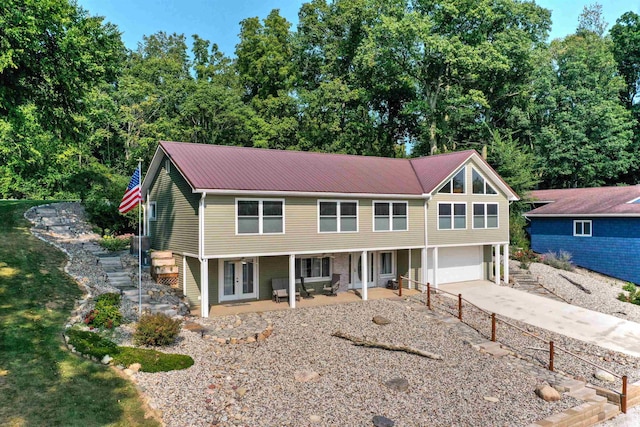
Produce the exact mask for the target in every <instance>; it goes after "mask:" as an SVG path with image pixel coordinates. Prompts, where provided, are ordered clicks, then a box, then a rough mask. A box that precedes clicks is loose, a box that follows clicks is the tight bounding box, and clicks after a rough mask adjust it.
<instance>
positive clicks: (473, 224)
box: [471, 194, 500, 230]
mask: <svg viewBox="0 0 640 427" xmlns="http://www.w3.org/2000/svg"><path fill="white" fill-rule="evenodd" d="M493 195H494V194H490V196H493ZM475 205H484V227H476V223H475V221H474V217H475V215H474V213H473V212H474V209H473V207H474V206H475ZM487 205H496V206H497V208H498V209H497V214H496V215H497V220H498V225H497V226H495V227H489V225H488V224H489V222H488V221H487V217H488V216H489V214H488V213H487ZM471 228H472V229H473V230H496V229H498V228H500V204H499V203H497V202H479V203H476V202H474V203H473V206H472V207H471Z"/></svg>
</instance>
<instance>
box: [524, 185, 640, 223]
mask: <svg viewBox="0 0 640 427" xmlns="http://www.w3.org/2000/svg"><path fill="white" fill-rule="evenodd" d="M531 196H532V198H533V199H534V200H539V201H540V202H551V203H547V204H545V205H543V206H540V207H539V208H536V209H533V210H531V211H529V212H527V213H526V214H525V215H526V216H537V215H549V216H554V215H640V204H639V203H630V202H631V201H633V200H635V199H638V198H640V185H633V186H628V187H592V188H569V189H563V190H536V191H532V192H531Z"/></svg>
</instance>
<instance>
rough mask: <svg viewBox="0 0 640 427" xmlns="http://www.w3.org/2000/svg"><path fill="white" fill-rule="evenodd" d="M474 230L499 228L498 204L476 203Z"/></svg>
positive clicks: (474, 207) (474, 208)
mask: <svg viewBox="0 0 640 427" xmlns="http://www.w3.org/2000/svg"><path fill="white" fill-rule="evenodd" d="M473 228H498V204H497V203H474V204H473Z"/></svg>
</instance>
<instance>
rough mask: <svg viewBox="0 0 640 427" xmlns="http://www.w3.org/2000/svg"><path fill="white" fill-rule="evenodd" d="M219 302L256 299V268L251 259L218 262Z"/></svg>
mask: <svg viewBox="0 0 640 427" xmlns="http://www.w3.org/2000/svg"><path fill="white" fill-rule="evenodd" d="M218 266H219V267H218V268H220V270H221V279H222V280H221V284H222V286H220V292H219V297H220V301H233V300H241V299H250V298H256V297H257V293H256V286H255V283H256V268H255V260H254V259H253V258H249V259H243V260H228V261H223V260H220V262H219V264H218Z"/></svg>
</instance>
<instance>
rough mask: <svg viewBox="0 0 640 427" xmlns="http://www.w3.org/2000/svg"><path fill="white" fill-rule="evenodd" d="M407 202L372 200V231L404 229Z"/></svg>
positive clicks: (405, 225)
mask: <svg viewBox="0 0 640 427" xmlns="http://www.w3.org/2000/svg"><path fill="white" fill-rule="evenodd" d="M407 206H408V203H407V202H373V217H374V218H373V230H374V231H406V230H407V229H408V222H407V211H408V209H407Z"/></svg>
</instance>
